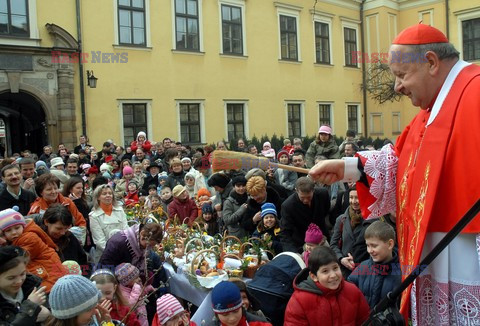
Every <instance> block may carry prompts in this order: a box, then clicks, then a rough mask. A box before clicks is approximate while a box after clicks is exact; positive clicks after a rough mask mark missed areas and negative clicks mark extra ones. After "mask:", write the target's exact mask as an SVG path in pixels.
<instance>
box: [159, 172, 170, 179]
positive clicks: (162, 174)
mask: <svg viewBox="0 0 480 326" xmlns="http://www.w3.org/2000/svg"><path fill="white" fill-rule="evenodd" d="M157 176H158V181H160V180H162V179H168V175H167V172H165V171H163V172H160V173H159V174H157Z"/></svg>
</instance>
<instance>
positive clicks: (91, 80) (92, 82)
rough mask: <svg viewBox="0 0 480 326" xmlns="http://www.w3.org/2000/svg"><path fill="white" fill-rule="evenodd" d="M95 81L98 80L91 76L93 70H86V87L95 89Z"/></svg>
mask: <svg viewBox="0 0 480 326" xmlns="http://www.w3.org/2000/svg"><path fill="white" fill-rule="evenodd" d="M97 80H98V78H97V77H95V76H94V75H93V70H87V82H88V87H90V88H97Z"/></svg>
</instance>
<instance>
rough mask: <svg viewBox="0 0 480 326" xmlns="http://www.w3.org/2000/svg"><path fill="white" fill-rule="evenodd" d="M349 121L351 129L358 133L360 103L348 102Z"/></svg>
mask: <svg viewBox="0 0 480 326" xmlns="http://www.w3.org/2000/svg"><path fill="white" fill-rule="evenodd" d="M347 123H348V128H347V129H350V130H353V131H355V133H358V130H359V128H358V125H359V117H358V105H357V104H348V105H347Z"/></svg>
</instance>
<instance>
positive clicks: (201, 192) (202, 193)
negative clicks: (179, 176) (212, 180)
mask: <svg viewBox="0 0 480 326" xmlns="http://www.w3.org/2000/svg"><path fill="white" fill-rule="evenodd" d="M202 196H208V197H212V194H211V193H210V191H208V189H207V188H200V189H198V192H197V197H198V198H200V197H202Z"/></svg>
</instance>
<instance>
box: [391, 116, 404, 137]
mask: <svg viewBox="0 0 480 326" xmlns="http://www.w3.org/2000/svg"><path fill="white" fill-rule="evenodd" d="M401 132H402V121H401V119H400V112H392V134H394V135H398V134H400V133H401Z"/></svg>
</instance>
